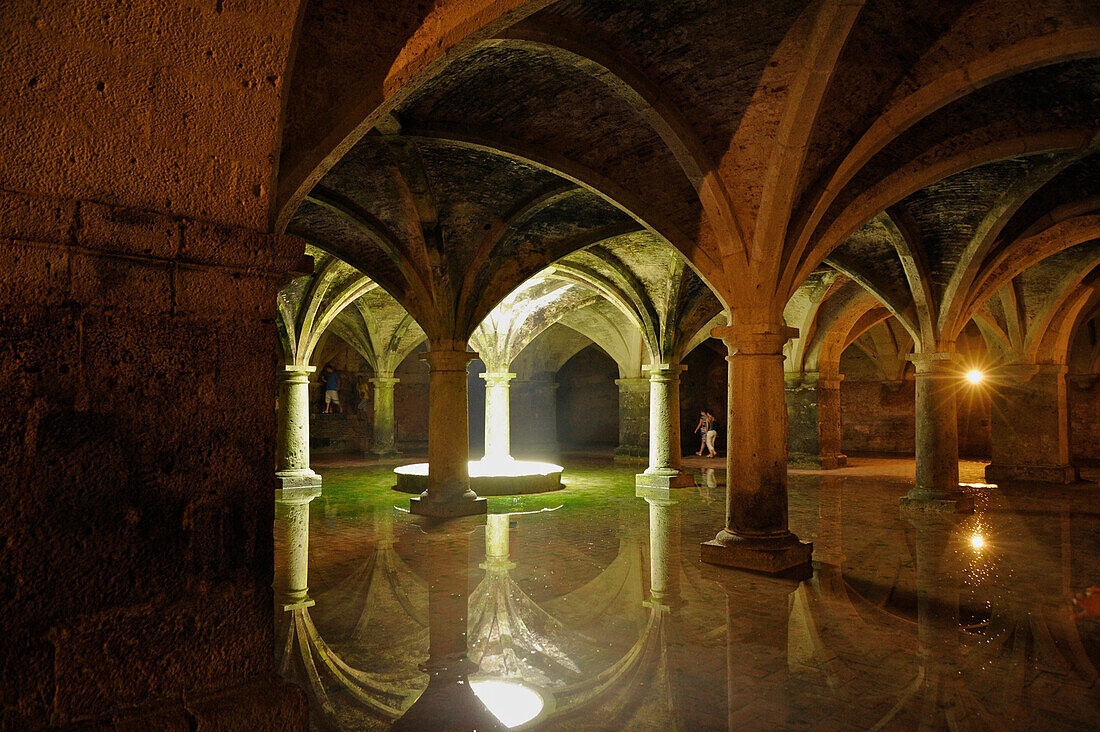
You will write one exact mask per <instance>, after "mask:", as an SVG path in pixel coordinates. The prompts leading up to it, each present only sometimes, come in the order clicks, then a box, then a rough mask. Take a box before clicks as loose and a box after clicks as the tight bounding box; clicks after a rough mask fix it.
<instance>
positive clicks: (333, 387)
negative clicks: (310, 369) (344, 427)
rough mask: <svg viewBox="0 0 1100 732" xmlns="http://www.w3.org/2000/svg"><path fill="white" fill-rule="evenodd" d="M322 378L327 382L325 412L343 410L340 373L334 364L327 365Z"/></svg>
mask: <svg viewBox="0 0 1100 732" xmlns="http://www.w3.org/2000/svg"><path fill="white" fill-rule="evenodd" d="M321 380H322V381H323V382H324V383H325V414H333V413H335V412H343V411H344V410H343V408H342V407H341V406H340V374H339V373H337V371H336V369H334V368H333V367H332V364H329V365H328V366H325V368H324V370H323V371H322V372H321Z"/></svg>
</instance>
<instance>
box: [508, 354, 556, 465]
mask: <svg viewBox="0 0 1100 732" xmlns="http://www.w3.org/2000/svg"><path fill="white" fill-rule="evenodd" d="M538 377H539V378H535V379H524V380H520V379H517V380H516V381H513V382H512V388H511V417H512V422H511V433H512V457H523V458H531V459H544V460H545V459H550V458H554V457H556V455H557V453H558V419H557V399H556V397H557V394H556V392H557V383H556V382H555V381H554V375H553V374H538Z"/></svg>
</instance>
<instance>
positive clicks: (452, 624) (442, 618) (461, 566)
mask: <svg viewBox="0 0 1100 732" xmlns="http://www.w3.org/2000/svg"><path fill="white" fill-rule="evenodd" d="M482 521H483V519H482ZM479 523H480V521H479V520H478V519H476V518H466V519H454V520H451V521H446V522H436V521H425V522H424V523H423V524H422V526H423V528H424V531H425V536H424V537H423V539H424V540H425V541H427V542H428V544H429V546H430V553H431V558H430V561H428V563H427V571H428V625H429V632H428V660H427V662H425V663H423V664H421V666H420V670H421V671H423V672H424V673H426V674H427V675H428V687H427V688H426V689H425V690H424V692H423V693H422V694H421V695H420V698H418V699H417V700H416V702H414V703H413V705H412V706H411V707H409V709H408V711H406V712H405V714H404V715H403V716H402V717H401V718H400V719H399V720H397V722H396V723H394V727H393V729H405V730H421V729H441V728H446V729H454V730H461V729H471V730H472V729H477V730H497V729H505V727H504V726H503V725H501V723H500V722H499V721H498V720H497V718H496V717H494V716H493V715H492V713H491V712H490V711H489V710H488V709H487V708H486V707H485V705H484V704H483V703H482V702H481V700H480V699H478V698H477V696H476V695H475V694H474V692H473V690H472V689H471V688H470V683H469V680H468V678H467V677H468V676H469V674H470V673H472V672H473V671H475V670H476V668H475V667H474V665H473V664H472V663H470V660H469V659H468V658H467V655H466V651H467V649H466V612H467V605H468V602H469V594H470V590H469V587H470V577H469V554H470V532H471V531H473V530H474V529H475V528H476V527H477V525H478V524H479Z"/></svg>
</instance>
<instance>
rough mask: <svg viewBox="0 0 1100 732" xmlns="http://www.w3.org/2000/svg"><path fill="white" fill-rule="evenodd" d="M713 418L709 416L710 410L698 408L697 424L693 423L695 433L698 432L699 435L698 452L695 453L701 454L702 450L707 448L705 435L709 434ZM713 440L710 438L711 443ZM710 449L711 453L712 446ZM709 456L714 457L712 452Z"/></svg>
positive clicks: (712, 450)
mask: <svg viewBox="0 0 1100 732" xmlns="http://www.w3.org/2000/svg"><path fill="white" fill-rule="evenodd" d="M713 420H714V418H713V417H711V416H710V412H708V411H707V410H705V409H700V410H699V424H697V425H695V433H698V435H699V437H700V442H699V452H697V453H695V454H696V455H702V454H703V450H706V449H707V435H708V434H710V431H711V423H712V422H713ZM713 442H714V440H713V439H712V440H711V443H712V444H713ZM710 451H711V453H713V452H714V448H713V447H711V448H710ZM711 457H714V455H713V454H712V455H711Z"/></svg>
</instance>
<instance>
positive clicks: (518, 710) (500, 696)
mask: <svg viewBox="0 0 1100 732" xmlns="http://www.w3.org/2000/svg"><path fill="white" fill-rule="evenodd" d="M470 688H472V689H473V690H474V693H475V694H477V698H478V699H480V700H481V703H482V704H484V705H485V706H487V707H488V708H489V711H490V712H492V713H493V716H494V717H496V718H497V719H499V720H500V721H501V723H502V724H504V725H505V726H507V727H518V726H520V725H521V724H523V723H525V722H530V721H531V720H532V719H534V718H535V717H537V716H539V713H540V712H541V711H542V707H543V701H542V697H541V696H540V695H539V693H538V692H537V691H535V690H534V689H531V688H528V687H526V686H524V685H523V684H519V683H516V682H514V681H497V680H495V679H482V680H480V681H471V682H470Z"/></svg>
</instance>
